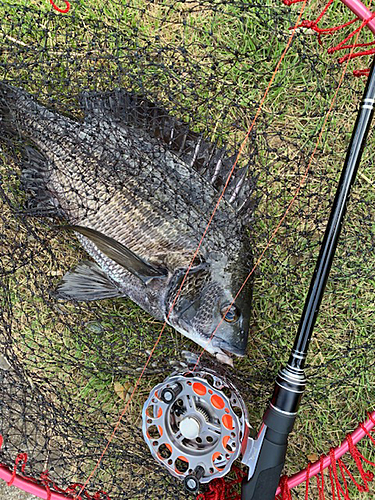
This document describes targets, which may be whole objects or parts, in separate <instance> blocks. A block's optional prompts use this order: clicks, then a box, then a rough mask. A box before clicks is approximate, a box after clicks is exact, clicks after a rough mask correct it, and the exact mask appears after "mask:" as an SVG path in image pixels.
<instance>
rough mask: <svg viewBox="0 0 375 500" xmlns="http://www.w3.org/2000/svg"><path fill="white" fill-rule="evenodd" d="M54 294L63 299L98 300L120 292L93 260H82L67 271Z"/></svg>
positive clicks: (117, 295)
mask: <svg viewBox="0 0 375 500" xmlns="http://www.w3.org/2000/svg"><path fill="white" fill-rule="evenodd" d="M54 296H55V298H57V299H65V300H83V301H89V300H100V299H110V298H113V297H120V296H121V292H120V291H119V290H118V288H117V287H116V286H115V285H114V283H112V281H110V279H109V278H108V276H107V275H106V274H105V273H104V271H103V270H102V269H101V268H100V267H99V266H98V265H97V264H95V262H90V261H88V260H87V261H82V262H80V263H79V264H78V265H77V266H76V267H75V268H74V269H72V270H71V271H69V272H67V273H66V275H65V276H64V277H63V279H62V281H61V282H60V283H59V285H58V286H57V289H56V291H55V292H54Z"/></svg>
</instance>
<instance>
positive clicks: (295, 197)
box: [191, 3, 375, 372]
mask: <svg viewBox="0 0 375 500" xmlns="http://www.w3.org/2000/svg"><path fill="white" fill-rule="evenodd" d="M370 5H371V3H370ZM374 15H375V14H374ZM374 15H372V16H371V17H370V18H369V19H367V20H366V21H363V22H362V24H361V26H360V27H359V28H358V29H357V30H356V38H355V41H354V44H353V46H352V48H351V51H350V53H349V54H348V55H347V56H348V57H347V58H346V59H345V62H346V64H345V65H344V66H343V70H342V73H341V76H340V79H339V83H338V85H337V88H336V91H335V94H334V96H333V98H332V101H331V104H330V107H329V109H328V111H327V114H326V116H325V118H324V121H323V125H322V128H321V131H320V133H319V135H318V138H317V141H316V143H315V147H314V150H313V152H312V154H311V156H310V159H309V163H308V165H307V167H306V170H305V172H304V174H303V176H302V179H301V182H300V184H299V186H298V188H297V190H296V192H295V194H294V196H293V198H292V199H291V201H290V202H289V205H288V207H287V208H286V210H285V212H284V215H283V216H282V217H281V219H280V221H279V223H278V224H277V226H276V227H275V229H274V230H273V232H272V234H271V237H270V239H269V240H268V242H267V244H266V246H265V248H264V249H263V251H262V253H261V254H260V256H259V257H258V260H257V261H256V263H255V264H254V266H253V268H252V269H251V271H250V272H249V274H248V275H247V277H246V278H245V280H244V282H243V283H242V285H241V287H240V289H239V290H238V292H237V294H236V296H235V297H234V299H233V301H232V302H231V304H230V305H229V306H228V308H227V309H226V311H225V313H224V314H223V316H222V318H221V320H220V322H219V324H218V325H217V327H216V328H215V330H214V331H213V333H212V335H211V337H210V339H209V340H208V342H207V345H209V344H210V343H211V342H212V340H213V338H214V336H215V333H216V332H217V330H218V329H219V327H220V326H221V325H222V323H223V321H224V318H225V316H226V314H227V313H228V312H229V311H230V309H231V307H232V306H233V305H234V303H235V302H236V300H237V298H238V296H239V295H240V293H241V292H242V290H243V289H244V287H245V285H246V283H247V282H248V281H249V279H250V277H251V276H252V274H253V273H254V271H255V269H256V268H257V267H258V265H259V264H260V262H261V260H262V258H263V256H264V254H265V253H266V251H267V250H268V249H269V247H270V246H271V243H272V241H273V240H274V239H275V236H276V234H277V233H278V231H279V229H280V227H281V225H282V223H283V222H284V220H285V219H286V217H287V215H288V213H289V212H290V210H291V208H292V206H293V205H294V203H295V201H296V199H297V197H298V195H299V193H300V191H301V189H302V188H303V187H304V184H305V181H306V179H307V175H308V173H309V171H310V168H311V164H312V162H313V160H314V157H315V153H316V151H317V149H318V146H319V144H320V141H321V139H322V136H323V133H324V130H325V126H326V125H327V121H328V118H329V116H330V114H331V112H332V109H333V106H334V105H335V102H336V99H337V95H338V92H339V90H340V88H341V85H342V82H343V80H344V77H345V74H346V70H347V68H348V64H349V61H350V60H351V57H350V56H351V54H352V53H353V52H354V48H355V46H356V43H357V41H358V38H359V35H360V32H361V30H362V28H363V27H364V26H366V24H368V23H369V22H370V21H371V20H372V19H373V17H374ZM205 350H206V348H203V349H202V351H201V353H200V355H199V357H198V359H197V361H196V363H195V365H194V367H193V369H192V370H191V372H194V371H195V370H196V368H197V367H198V365H199V362H200V359H201V357H202V356H203V353H204V352H205Z"/></svg>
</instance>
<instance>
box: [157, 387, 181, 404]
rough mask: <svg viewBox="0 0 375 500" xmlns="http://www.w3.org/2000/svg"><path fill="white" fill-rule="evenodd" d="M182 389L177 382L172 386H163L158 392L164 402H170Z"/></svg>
mask: <svg viewBox="0 0 375 500" xmlns="http://www.w3.org/2000/svg"><path fill="white" fill-rule="evenodd" d="M181 391H182V386H181V384H179V383H178V382H177V383H176V384H175V385H174V386H172V387H165V388H164V389H163V390H162V391H161V394H160V398H161V399H162V401H164V403H167V404H171V403H173V401H174V400H175V399H176V398H177V396H178V395H179V394H180V392H181Z"/></svg>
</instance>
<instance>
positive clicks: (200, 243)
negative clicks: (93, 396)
mask: <svg viewBox="0 0 375 500" xmlns="http://www.w3.org/2000/svg"><path fill="white" fill-rule="evenodd" d="M306 2H307V0H303V5H302V8H301V11H300V13H299V16H298V19H297V24H298V23H299V22H300V19H301V17H302V14H303V12H304V9H305V6H306ZM295 29H296V28H295ZM295 29H294V30H293V31H292V33H291V35H290V37H289V40H288V43H287V45H286V48H285V50H284V52H283V54H282V55H281V57H280V59H279V62H278V63H277V65H276V68H275V70H274V72H273V74H272V77H271V80H270V83H269V84H268V86H267V89H266V91H265V93H264V95H263V98H262V100H261V102H260V104H259V106H258V109H257V112H256V114H255V117H254V119H253V121H252V123H251V125H250V127H249V129H248V131H247V133H246V135H245V138H244V140H243V142H242V144H241V146H240V148H239V151H238V154H237V157H236V160H235V162H234V164H233V167H232V169H231V171H230V172H229V175H228V178H227V180H226V183H225V185H224V187H223V190H222V192H221V194H220V196H219V198H218V201H217V203H216V205H215V208H214V210H213V212H212V214H211V216H210V219H209V221H208V223H207V226H206V228H205V230H204V232H203V234H202V237H201V239H200V241H199V244H198V246H197V249H196V251H195V252H194V255H193V257H192V259H191V261H190V264H189V266H188V269H187V271H186V273H185V276H184V278H183V280H182V283H181V285H180V288H179V289H178V291H177V294H176V297H175V299H174V301H173V303H172V306H171V308H170V309H169V311H168V315H167V318H166V320H165V321H164V324H163V326H162V328H161V331H160V333H159V336H158V338H157V339H156V342H155V344H154V346H153V348H152V350H151V353H150V355H149V357H148V359H147V361H146V363H145V365H144V367H143V369H142V371H141V374H140V376H139V378H138V379H137V381H136V383H135V386H134V389H133V392H132V393H131V395H130V397H129V400H128V402H127V404H126V405H125V408H124V409H123V411H122V413H121V415H120V417H119V419H118V421H117V423H116V425H115V427H114V429H113V432H112V434H111V436H110V437H109V439H108V442H107V444H106V446H105V447H104V449H103V452H102V454H101V455H100V457H99V459H98V461H97V463H96V465H95V467H94V468H93V470H92V472H91V473H90V475H89V476H88V478H87V479H86V481H85V483H84V484H83V486H82V488H81V490H80V491H79V493H78V496H79V495H80V494H81V493H82V492H83V490H84V489H85V488H86V486H87V485H88V483H89V482H90V479H91V478H92V477H93V475H94V474H95V472H96V470H97V469H98V467H99V465H100V463H101V461H102V460H103V457H104V455H105V453H106V451H107V449H108V447H109V445H110V443H111V441H112V440H113V438H114V436H115V434H116V431H117V429H118V427H119V426H120V423H121V420H122V418H123V417H124V415H125V413H126V411H127V409H128V407H129V405H130V403H131V401H132V399H133V397H134V394H135V392H136V390H137V389H138V386H139V384H140V382H141V379H142V378H143V374H144V372H145V370H146V368H147V366H148V364H149V363H150V361H151V358H152V356H153V353H154V352H155V349H156V347H157V346H158V344H159V342H160V339H161V337H162V334H163V332H164V330H165V328H166V326H167V320H168V318H169V316H170V314H171V312H172V310H173V308H174V305H175V303H176V301H177V299H178V297H179V295H180V292H181V289H182V287H183V285H184V283H185V281H186V279H187V276H188V274H189V273H190V270H191V268H192V267H193V264H194V260H195V258H196V256H197V255H198V253H199V250H200V248H201V246H202V243H203V240H204V238H205V236H206V234H207V232H208V229H209V227H210V225H211V222H212V220H213V218H214V216H215V214H216V211H217V209H218V207H219V205H220V202H221V200H222V198H223V196H224V194H225V191H226V189H227V187H228V184H229V181H230V179H231V177H232V175H233V172H234V169H235V168H236V166H237V163H238V160H239V158H240V156H241V154H242V152H243V150H244V148H245V144H246V142H247V140H248V138H249V136H250V134H251V131H252V130H253V128H254V125H255V122H256V120H257V119H258V116H259V115H260V112H261V110H262V107H263V103H264V101H265V99H266V97H267V95H268V92H269V89H270V87H271V85H272V82H273V80H274V79H275V77H276V74H277V71H278V70H279V67H280V64H281V62H282V60H283V59H284V57H285V54H286V52H287V50H288V49H289V47H290V44H291V43H292V40H293V37H294V34H295ZM248 278H249V277H248ZM246 281H247V280H246ZM246 281H245V283H246ZM245 283H244V284H243V286H244V285H245ZM243 286H242V287H241V290H242V288H243ZM222 321H223V319H222ZM218 326H219V325H218ZM217 328H218V327H217ZM217 328H216V329H217ZM215 331H216V330H215ZM214 333H215V332H214ZM211 338H212V337H211Z"/></svg>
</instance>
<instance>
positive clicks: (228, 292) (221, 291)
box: [0, 82, 253, 363]
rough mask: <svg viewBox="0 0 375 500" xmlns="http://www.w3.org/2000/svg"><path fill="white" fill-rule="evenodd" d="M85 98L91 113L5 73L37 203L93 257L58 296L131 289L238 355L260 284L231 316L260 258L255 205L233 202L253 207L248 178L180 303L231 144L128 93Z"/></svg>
mask: <svg viewBox="0 0 375 500" xmlns="http://www.w3.org/2000/svg"><path fill="white" fill-rule="evenodd" d="M91 98H92V101H90V99H91ZM83 108H84V114H85V119H84V121H76V120H73V119H72V118H70V117H67V116H64V115H61V114H59V113H57V112H53V111H51V110H49V109H47V108H45V107H44V106H42V105H41V104H39V103H38V102H37V101H36V100H35V99H34V98H33V97H32V96H31V95H30V94H28V93H27V92H25V91H23V90H21V89H15V88H14V87H11V86H10V85H8V84H6V83H2V82H0V118H1V121H0V127H2V128H3V129H4V132H5V133H6V134H8V136H9V135H11V136H12V135H15V136H18V139H21V141H22V140H25V141H28V142H29V144H30V143H31V144H32V146H30V145H28V146H27V147H26V152H27V158H26V159H25V160H24V164H23V174H22V182H23V185H24V186H25V188H26V189H27V190H29V191H30V192H31V193H32V198H31V200H30V205H31V206H32V207H33V210H34V211H36V212H38V210H39V212H40V214H42V215H43V214H45V215H48V216H51V213H52V214H53V210H54V209H55V210H56V213H57V211H58V213H59V214H61V213H62V214H63V215H64V217H65V219H66V220H67V222H68V225H65V226H62V230H70V231H75V233H76V235H77V237H78V239H79V241H80V242H81V244H82V246H83V247H84V248H85V250H86V251H87V253H88V254H89V255H90V256H91V257H92V259H93V260H94V262H92V261H84V262H81V263H79V264H77V266H76V267H75V268H74V269H72V270H71V271H69V272H68V273H67V274H66V275H65V276H64V278H63V280H62V282H61V283H60V284H59V285H58V287H57V290H56V293H55V296H56V298H61V299H65V300H66V299H68V300H99V299H103V298H111V297H116V296H126V297H129V298H130V299H131V300H133V301H134V302H135V303H137V304H138V305H139V306H141V307H142V308H143V309H145V310H146V311H147V312H148V313H150V314H151V315H152V316H154V317H155V318H157V319H158V320H165V319H167V320H168V323H169V324H170V325H171V326H173V327H174V328H175V329H176V330H178V331H179V332H181V333H182V334H183V335H185V336H187V337H188V338H190V339H191V340H193V341H195V342H197V343H198V344H199V345H201V346H203V347H205V348H206V349H207V350H208V351H209V352H211V353H212V354H214V355H216V356H217V358H218V359H219V360H220V361H223V362H226V363H231V357H230V356H231V354H236V355H243V354H244V353H245V349H246V343H247V337H248V325H249V314H250V301H251V283H248V284H247V286H246V287H245V289H244V290H243V292H242V294H241V295H240V296H239V297H238V298H237V299H236V303H235V304H233V305H232V306H231V313H230V314H229V315H228V319H226V318H227V317H226V310H227V308H228V307H229V305H230V304H231V303H232V302H233V300H234V297H235V295H236V292H237V290H238V289H239V287H240V286H241V284H242V282H243V280H244V279H245V277H246V276H247V274H248V271H249V266H250V265H251V249H250V240H249V236H248V232H247V227H246V224H245V220H247V219H249V218H251V214H249V213H246V214H244V213H243V212H241V211H238V210H236V209H235V206H236V205H241V206H242V207H244V206H247V205H249V203H248V202H249V201H250V200H248V199H246V194H244V192H250V191H252V188H253V181H252V179H251V177H250V176H249V177H248V179H247V180H246V181H245V180H244V179H245V177H244V176H243V174H241V175H240V176H239V181H238V180H235V184H234V185H232V184H229V186H228V191H229V194H230V197H231V199H233V204H232V203H229V201H228V197H227V196H224V197H223V198H222V200H221V203H220V205H219V207H218V209H217V212H216V214H215V217H214V218H213V220H212V221H211V225H210V228H209V231H208V232H207V234H206V235H205V238H204V239H203V242H202V244H201V247H200V249H199V253H198V255H197V257H196V259H195V261H194V264H193V266H192V268H191V269H190V273H189V275H188V276H187V278H186V282H185V284H184V286H183V288H182V290H181V293H180V295H179V297H178V300H177V301H176V302H175V297H176V294H177V292H178V291H179V290H180V287H181V284H182V280H183V279H184V276H185V275H186V271H187V269H188V267H189V265H190V261H191V258H192V256H193V254H194V252H195V251H196V249H197V247H198V244H199V242H200V240H201V237H202V234H203V233H204V231H205V229H206V226H207V223H208V220H209V218H210V215H211V214H212V212H213V210H214V209H215V207H216V203H217V200H218V197H219V192H220V189H221V188H222V186H223V184H221V186H220V182H219V179H221V178H222V179H225V178H226V177H227V175H228V174H229V171H230V169H231V165H232V163H231V161H230V159H229V158H228V157H226V156H225V153H224V150H223V149H222V150H217V149H216V148H215V146H213V145H212V144H210V143H208V142H206V141H205V140H204V139H203V138H202V137H201V136H199V135H198V134H196V133H195V132H191V131H190V130H189V129H188V128H187V126H186V125H185V124H183V123H182V122H179V121H177V120H175V119H174V118H172V117H170V116H168V114H167V113H166V112H165V111H164V110H161V109H159V108H157V107H155V106H154V105H153V104H152V103H149V102H148V101H146V100H144V99H137V98H135V97H133V96H130V94H127V93H126V92H125V91H122V90H120V91H114V92H111V93H104V94H103V95H100V94H95V95H93V96H91V97H90V96H87V95H86V96H85V97H84V99H83ZM137 117H138V118H139V120H138V118H137ZM148 117H149V122H148ZM236 175H237V174H235V175H234V177H233V178H234V179H238V176H237V177H236ZM218 183H219V184H218ZM217 184H218V186H219V188H217V187H214V185H217ZM218 189H219V190H218ZM244 190H245V191H244ZM246 190H247V191H246ZM172 304H174V309H173V311H172V313H171V314H170V315H169V317H168V318H167V315H168V312H169V311H170V309H171V306H172ZM223 316H224V321H222V318H223ZM219 323H220V326H219V327H218V325H219ZM214 332H215V334H214V336H213V333H214ZM212 336H213V338H211V337H212Z"/></svg>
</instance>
